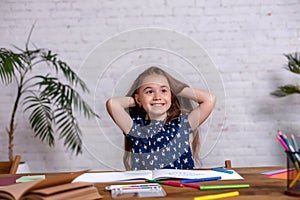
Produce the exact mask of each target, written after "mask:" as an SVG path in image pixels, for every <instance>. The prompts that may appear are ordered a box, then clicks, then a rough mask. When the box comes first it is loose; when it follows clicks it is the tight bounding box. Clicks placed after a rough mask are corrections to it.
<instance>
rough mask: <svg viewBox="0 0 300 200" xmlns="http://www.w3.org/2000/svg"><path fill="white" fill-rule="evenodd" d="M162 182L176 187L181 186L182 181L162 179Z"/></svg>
mask: <svg viewBox="0 0 300 200" xmlns="http://www.w3.org/2000/svg"><path fill="white" fill-rule="evenodd" d="M162 184H164V185H170V186H176V187H182V186H183V185H182V183H180V182H176V181H162Z"/></svg>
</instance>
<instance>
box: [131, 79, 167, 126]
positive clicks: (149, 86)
mask: <svg viewBox="0 0 300 200" xmlns="http://www.w3.org/2000/svg"><path fill="white" fill-rule="evenodd" d="M135 100H136V102H137V104H138V105H139V106H142V107H143V108H144V110H145V111H146V112H147V114H148V117H149V118H150V119H152V120H164V119H166V117H167V111H168V110H169V108H170V106H171V103H172V102H171V90H170V85H169V82H168V80H167V79H166V77H164V76H162V75H157V74H153V75H149V76H147V77H145V78H144V79H143V81H142V82H141V84H140V87H139V88H138V90H137V94H135Z"/></svg>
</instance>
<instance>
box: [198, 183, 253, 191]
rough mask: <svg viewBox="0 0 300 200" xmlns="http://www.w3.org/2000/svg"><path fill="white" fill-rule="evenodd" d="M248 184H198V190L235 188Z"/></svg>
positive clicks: (245, 186) (247, 186) (246, 186)
mask: <svg viewBox="0 0 300 200" xmlns="http://www.w3.org/2000/svg"><path fill="white" fill-rule="evenodd" d="M249 187H250V185H249V184H236V185H203V186H200V190H220V189H237V188H249Z"/></svg>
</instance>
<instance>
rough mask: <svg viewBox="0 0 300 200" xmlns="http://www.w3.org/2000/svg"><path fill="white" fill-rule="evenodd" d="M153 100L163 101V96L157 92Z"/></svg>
mask: <svg viewBox="0 0 300 200" xmlns="http://www.w3.org/2000/svg"><path fill="white" fill-rule="evenodd" d="M153 99H154V100H160V99H161V96H160V94H159V92H155V93H154V97H153Z"/></svg>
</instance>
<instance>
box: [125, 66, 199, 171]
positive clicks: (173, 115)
mask: <svg viewBox="0 0 300 200" xmlns="http://www.w3.org/2000/svg"><path fill="white" fill-rule="evenodd" d="M150 75H162V76H164V77H166V79H167V80H168V82H169V85H170V90H171V107H170V108H169V110H168V115H167V119H166V122H170V121H173V120H174V119H177V118H178V117H179V115H180V114H181V113H183V114H184V113H187V112H190V111H192V109H193V106H192V102H191V101H190V100H189V99H187V98H184V97H178V96H177V94H178V93H179V92H181V91H182V90H183V88H185V87H188V85H187V84H185V83H183V82H181V81H179V80H177V79H175V78H174V77H173V76H171V75H170V74H168V73H167V72H165V71H164V70H162V69H161V68H159V67H149V68H148V69H146V70H145V71H144V72H142V73H141V74H140V75H139V76H138V77H137V78H136V79H135V81H134V82H133V84H132V86H131V88H130V89H129V91H128V93H127V94H126V96H131V97H133V99H135V98H134V97H135V94H136V93H137V90H138V88H139V87H140V86H141V83H142V81H143V79H144V78H145V77H147V76H150ZM128 112H129V114H130V116H136V115H138V116H140V117H141V118H143V119H145V118H146V115H147V113H146V111H145V110H144V109H143V108H142V107H139V106H138V104H137V103H136V106H135V107H130V108H129V109H128ZM191 140H192V142H191V146H192V154H193V159H194V162H195V163H200V160H199V157H200V156H199V154H200V152H199V149H200V143H199V132H198V130H197V129H196V130H195V131H193V134H192V138H191ZM131 148H132V144H131V141H130V140H129V138H128V137H126V136H125V152H124V156H123V163H124V166H125V168H126V170H131V169H132V167H131V154H132V152H131Z"/></svg>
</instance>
